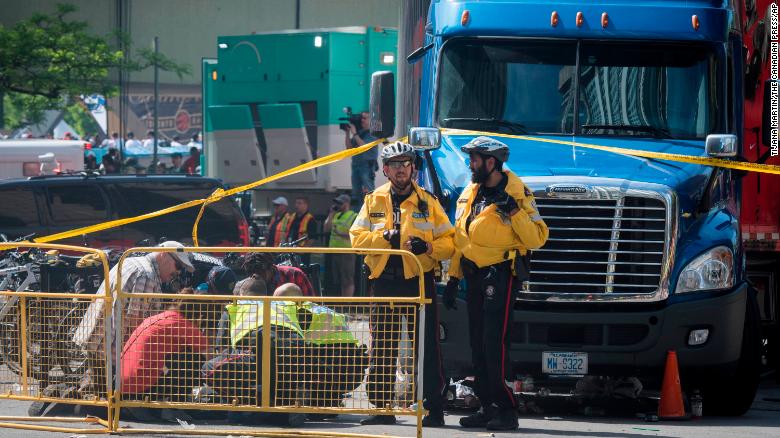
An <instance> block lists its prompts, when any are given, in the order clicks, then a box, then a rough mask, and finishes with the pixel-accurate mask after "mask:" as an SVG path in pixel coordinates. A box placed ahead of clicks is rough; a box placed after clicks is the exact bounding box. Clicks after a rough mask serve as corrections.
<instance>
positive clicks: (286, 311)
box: [227, 300, 303, 347]
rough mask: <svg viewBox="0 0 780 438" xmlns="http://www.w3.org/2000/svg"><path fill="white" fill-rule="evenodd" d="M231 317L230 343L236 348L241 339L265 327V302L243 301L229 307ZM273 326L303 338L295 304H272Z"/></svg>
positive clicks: (279, 302) (280, 302) (287, 302)
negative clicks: (288, 330)
mask: <svg viewBox="0 0 780 438" xmlns="http://www.w3.org/2000/svg"><path fill="white" fill-rule="evenodd" d="M227 311H228V316H229V317H230V343H231V345H232V346H233V347H235V346H236V345H237V344H238V342H239V341H241V339H243V338H244V337H245V336H246V335H248V334H249V333H251V332H253V331H255V330H257V329H258V328H260V327H261V326H262V325H263V302H262V301H249V300H242V301H239V302H238V303H236V304H229V305H228V306H227ZM271 325H274V326H279V327H284V328H287V329H290V330H292V331H294V332H296V333H298V334H299V335H300V336H301V337H302V338H303V330H302V329H301V326H300V324H299V323H298V315H297V313H296V306H295V303H293V302H289V301H274V302H272V304H271Z"/></svg>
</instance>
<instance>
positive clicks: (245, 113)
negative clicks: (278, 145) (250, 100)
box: [208, 105, 254, 131]
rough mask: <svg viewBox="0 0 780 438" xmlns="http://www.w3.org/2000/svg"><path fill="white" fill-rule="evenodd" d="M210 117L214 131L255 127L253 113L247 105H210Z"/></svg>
mask: <svg viewBox="0 0 780 438" xmlns="http://www.w3.org/2000/svg"><path fill="white" fill-rule="evenodd" d="M208 118H209V119H210V123H211V127H212V129H213V130H214V131H234V130H238V129H254V128H253V125H252V115H251V114H250V113H249V107H248V106H246V105H217V106H210V107H209V110H208Z"/></svg>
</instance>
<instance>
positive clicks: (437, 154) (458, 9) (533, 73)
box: [371, 0, 760, 415]
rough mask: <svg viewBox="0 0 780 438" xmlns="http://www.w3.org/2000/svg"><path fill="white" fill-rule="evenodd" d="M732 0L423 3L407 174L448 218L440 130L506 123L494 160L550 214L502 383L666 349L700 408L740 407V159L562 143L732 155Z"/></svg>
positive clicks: (457, 180) (745, 319) (447, 335)
mask: <svg viewBox="0 0 780 438" xmlns="http://www.w3.org/2000/svg"><path fill="white" fill-rule="evenodd" d="M640 3H641V4H640ZM743 12H744V4H742V2H735V1H731V2H720V1H718V2H714V1H710V0H693V1H677V0H665V1H660V0H659V1H651V2H636V3H635V2H600V1H597V2H593V1H579V0H569V1H565V2H556V3H555V4H551V3H548V2H543V1H540V0H513V1H491V2H478V1H446V2H445V1H432V2H431V4H430V9H429V12H428V17H427V22H426V24H425V26H424V29H425V30H424V36H423V37H422V39H421V41H420V42H421V45H420V49H419V50H417V51H415V52H414V53H413V54H412V55H411V56H410V58H409V59H410V60H411V61H413V62H418V63H420V64H421V65H422V67H421V68H416V69H415V70H414V72H415V73H414V74H413V75H412V76H411V78H410V81H411V82H412V83H411V85H409V84H408V83H407V85H406V86H407V87H411V88H415V86H419V102H417V103H418V104H419V110H418V111H415V110H412V111H410V112H411V113H419V118H417V119H414V120H411V124H412V126H421V127H425V128H423V129H420V130H415V129H412V134H413V135H412V136H411V138H412V139H413V140H415V139H419V138H426V139H427V140H426V141H423V142H420V144H419V145H418V146H419V148H420V150H424V151H425V152H424V155H425V160H424V166H423V169H422V170H421V172H420V173H421V176H420V178H421V181H422V182H423V183H424V184H425V185H427V186H428V187H427V188H428V189H429V190H432V191H434V192H435V193H436V194H437V195H438V196H439V198H440V201H441V202H442V203H443V205H445V208H446V209H447V211H448V212H449V214H450V215H451V218H452V219H454V214H455V201H456V200H457V198H458V195H459V193H460V192H461V191H462V190H463V189H464V187H465V186H466V185H467V184H469V182H470V177H471V175H470V172H469V169H468V166H467V160H468V156H467V155H465V154H463V153H462V152H461V151H460V147H461V146H462V145H464V144H465V143H467V142H468V141H470V140H471V139H472V138H474V137H476V136H477V135H488V134H485V132H488V133H493V134H498V135H509V136H511V137H504V138H500V140H501V141H504V142H505V143H507V144H508V145H509V147H510V157H509V161H508V162H507V163H506V165H505V168H508V169H509V170H511V171H512V172H514V173H516V174H518V175H519V176H520V177H521V178H522V180H523V181H524V182H525V184H526V185H527V186H528V187H529V188H530V189H531V190H532V191H533V194H534V196H535V198H536V202H537V204H538V208H539V213H540V214H541V216H542V217H543V218H544V220H545V222H546V223H547V225H548V227H549V229H550V237H549V240H548V242H547V244H546V245H545V246H544V247H542V248H541V249H538V250H535V251H533V252H532V254H531V275H530V278H529V279H528V281H525V282H523V283H522V285H521V286H520V288H519V290H518V299H517V302H516V305H515V315H514V326H513V328H512V331H511V333H512V336H511V346H510V351H511V357H510V359H511V361H512V364H513V365H514V367H513V369H514V373H515V374H514V375H510V376H505V378H506V379H507V380H514V379H515V378H518V376H529V375H530V376H533V377H534V378H535V379H538V381H544V382H548V383H545V384H544V385H546V384H550V385H553V384H562V383H563V384H565V382H570V383H571V384H572V385H573V382H574V380H573V379H570V378H571V377H574V378H576V377H577V376H582V375H600V376H636V377H638V378H639V379H640V380H641V381H642V383H643V384H644V385H645V387H650V388H652V387H655V388H657V387H658V386H659V384H660V380H661V378H662V376H663V370H664V365H665V361H666V357H667V352H668V351H669V350H674V351H676V352H677V356H678V358H679V364H680V372H681V375H682V381H683V385H684V387H686V388H687V389H688V390H692V389H700V390H701V391H702V393H703V395H704V397H705V398H707V399H708V400H707V406H708V409H707V410H708V414H713V413H719V414H732V415H741V414H742V413H744V412H745V411H746V410H747V409H748V408H749V406H750V403H751V402H752V400H753V397H754V394H755V391H756V388H757V384H758V378H759V368H760V334H759V331H760V316H759V310H758V306H757V302H756V297H755V292H754V290H752V288H751V287H750V285H749V283H748V282H747V277H746V271H745V252H744V250H743V245H742V240H741V233H740V205H741V196H742V189H741V183H742V182H741V177H742V176H743V175H742V174H740V173H738V172H735V171H732V170H729V169H725V168H718V167H711V166H703V165H698V164H686V163H681V162H672V161H664V160H660V159H653V158H640V157H636V156H630V155H625V154H620V153H615V152H607V151H603V150H594V149H592V148H587V147H584V146H582V145H581V144H594V145H601V146H613V147H619V148H624V149H629V150H642V151H651V152H661V153H672V154H681V155H692V156H699V157H717V158H726V159H738V158H739V157H738V155H739V153H740V150H739V146H740V144H741V142H742V141H743V138H742V137H743V131H742V130H743V117H744V115H743V82H742V81H743V74H742V72H743V69H744V66H743V59H744V58H743V42H742V38H743V35H742V24H741V17H742V14H743ZM402 32H403V29H402ZM415 67H417V66H415ZM401 83H404V82H403V81H401ZM401 92H403V90H402V91H401ZM372 97H373V96H372ZM371 107H372V110H373V109H375V108H379V107H381V105H380V104H378V103H377V104H374V103H372V105H371ZM431 129H433V130H438V131H439V132H440V135H439V134H438V133H437V134H436V135H430V133H431ZM469 131H482V133H481V134H480V133H476V132H469ZM420 133H423V134H420ZM430 139H436V140H435V141H430ZM458 308H459V310H458V311H447V310H444V309H442V314H441V317H440V318H441V320H442V337H443V343H442V346H443V356H444V360H445V364H449V371H450V373H452V374H457V373H463V372H467V370H468V366H469V362H470V356H469V353H468V352H464V351H463V350H464V349H463V348H462V347H463V342H464V340H465V339H468V338H467V336H468V332H467V331H466V330H467V329H466V328H465V325H464V324H462V321H466V320H467V319H466V316H465V310H464V309H465V303H461V304H460V305H459V306H458ZM497 342H498V340H497ZM561 357H565V358H569V359H575V361H574V362H571V361H569V362H568V364H567V365H563V363H562V362H559V361H556V360H555V359H556V358H561ZM723 379H727V380H728V381H730V382H732V384H730V385H729V386H730V387H731V388H733V391H729V393H728V394H723V391H721V390H720V383H721V382H722V381H723Z"/></svg>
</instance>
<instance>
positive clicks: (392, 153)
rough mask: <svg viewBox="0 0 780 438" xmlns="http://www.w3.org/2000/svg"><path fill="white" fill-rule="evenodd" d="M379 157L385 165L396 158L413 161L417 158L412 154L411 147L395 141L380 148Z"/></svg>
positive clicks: (412, 149)
mask: <svg viewBox="0 0 780 438" xmlns="http://www.w3.org/2000/svg"><path fill="white" fill-rule="evenodd" d="M381 157H382V164H387V162H388V161H390V160H391V159H393V158H397V157H408V158H409V159H411V160H412V161H414V160H415V159H416V158H417V154H416V153H415V152H414V148H413V147H412V145H410V144H408V143H404V142H402V141H396V142H393V143H390V144H389V145H386V146H385V147H383V148H382V153H381Z"/></svg>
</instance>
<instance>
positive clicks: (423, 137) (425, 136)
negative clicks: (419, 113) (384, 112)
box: [409, 128, 441, 151]
mask: <svg viewBox="0 0 780 438" xmlns="http://www.w3.org/2000/svg"><path fill="white" fill-rule="evenodd" d="M409 144H410V145H412V146H413V147H414V148H415V149H417V150H420V151H430V150H433V149H438V148H439V147H440V146H441V131H439V128H412V129H410V130H409Z"/></svg>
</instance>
